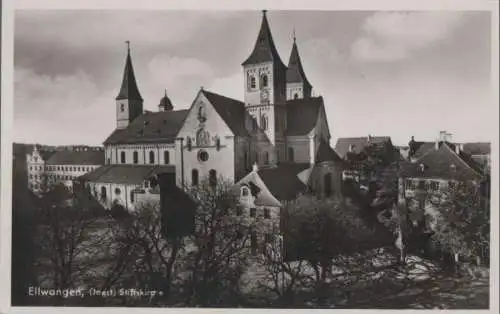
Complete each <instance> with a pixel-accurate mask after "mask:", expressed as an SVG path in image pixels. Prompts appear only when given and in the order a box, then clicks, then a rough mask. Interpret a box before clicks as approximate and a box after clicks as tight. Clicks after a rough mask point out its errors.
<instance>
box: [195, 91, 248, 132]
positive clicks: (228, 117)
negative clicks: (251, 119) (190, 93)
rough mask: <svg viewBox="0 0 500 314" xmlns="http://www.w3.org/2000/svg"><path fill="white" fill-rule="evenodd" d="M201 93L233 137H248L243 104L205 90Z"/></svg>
mask: <svg viewBox="0 0 500 314" xmlns="http://www.w3.org/2000/svg"><path fill="white" fill-rule="evenodd" d="M202 93H203V95H204V96H205V97H206V98H207V99H208V101H209V102H210V103H211V104H212V106H214V108H215V110H216V111H217V113H218V114H219V115H220V116H221V118H222V119H223V120H224V121H225V122H226V124H227V125H228V127H229V128H230V129H231V131H232V132H233V133H234V134H235V135H237V136H248V135H249V134H248V131H247V129H246V128H245V115H246V109H245V103H243V102H241V101H239V100H236V99H233V98H229V97H226V96H222V95H219V94H215V93H212V92H209V91H206V90H203V91H202Z"/></svg>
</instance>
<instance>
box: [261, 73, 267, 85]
mask: <svg viewBox="0 0 500 314" xmlns="http://www.w3.org/2000/svg"><path fill="white" fill-rule="evenodd" d="M267 80H268V79H267V75H262V87H267V85H268V82H267Z"/></svg>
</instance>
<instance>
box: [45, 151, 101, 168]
mask: <svg viewBox="0 0 500 314" xmlns="http://www.w3.org/2000/svg"><path fill="white" fill-rule="evenodd" d="M45 155H48V154H45ZM46 163H47V164H48V165H103V164H104V151H102V150H87V151H73V150H61V151H58V152H55V153H53V154H51V156H50V158H48V160H46Z"/></svg>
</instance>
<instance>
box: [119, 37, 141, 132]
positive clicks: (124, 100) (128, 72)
mask: <svg viewBox="0 0 500 314" xmlns="http://www.w3.org/2000/svg"><path fill="white" fill-rule="evenodd" d="M126 43H127V59H126V61H125V70H124V72H123V81H122V86H121V88H120V92H119V93H118V96H117V97H116V128H117V129H124V128H126V127H127V126H128V125H129V123H130V122H132V120H134V119H135V118H137V117H138V116H140V115H141V114H142V104H143V99H142V97H141V94H140V93H139V88H138V87H137V83H136V81H135V75H134V68H133V67H132V58H131V57H130V43H129V42H128V41H127V42H126Z"/></svg>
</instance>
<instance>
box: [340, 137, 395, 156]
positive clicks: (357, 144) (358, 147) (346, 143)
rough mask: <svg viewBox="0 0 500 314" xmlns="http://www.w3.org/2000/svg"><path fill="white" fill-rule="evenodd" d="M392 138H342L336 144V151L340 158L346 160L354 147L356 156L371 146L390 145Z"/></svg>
mask: <svg viewBox="0 0 500 314" xmlns="http://www.w3.org/2000/svg"><path fill="white" fill-rule="evenodd" d="M390 141H391V138H390V137H389V136H370V137H369V138H368V136H366V137H341V138H339V139H338V140H337V144H335V151H336V152H337V154H339V156H340V157H342V158H344V157H345V156H346V155H347V153H348V152H349V148H350V147H351V145H353V150H354V152H355V153H356V154H359V153H361V152H363V151H364V150H365V148H366V147H367V146H368V145H370V144H384V143H390Z"/></svg>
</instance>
